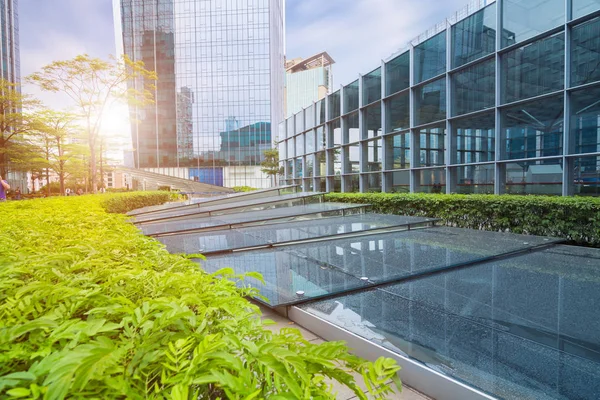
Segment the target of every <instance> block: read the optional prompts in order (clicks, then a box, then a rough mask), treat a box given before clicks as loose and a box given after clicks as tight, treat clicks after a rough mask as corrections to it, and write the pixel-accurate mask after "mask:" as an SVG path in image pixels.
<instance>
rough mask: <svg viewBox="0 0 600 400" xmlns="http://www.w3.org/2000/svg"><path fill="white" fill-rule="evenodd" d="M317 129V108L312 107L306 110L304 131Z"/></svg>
mask: <svg viewBox="0 0 600 400" xmlns="http://www.w3.org/2000/svg"><path fill="white" fill-rule="evenodd" d="M314 127H315V106H314V105H310V106H308V107H306V109H305V110H304V129H311V128H314Z"/></svg>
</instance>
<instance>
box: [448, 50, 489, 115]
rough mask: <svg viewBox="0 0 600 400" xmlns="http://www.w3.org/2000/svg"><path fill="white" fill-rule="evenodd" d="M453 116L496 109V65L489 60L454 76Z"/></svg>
mask: <svg viewBox="0 0 600 400" xmlns="http://www.w3.org/2000/svg"><path fill="white" fill-rule="evenodd" d="M452 81H453V83H454V90H453V94H454V103H453V110H452V114H453V115H461V114H467V113H470V112H473V111H479V110H483V109H485V108H490V107H494V106H495V104H496V91H495V88H496V65H495V61H494V60H493V59H492V60H488V61H484V62H482V63H481V64H476V65H472V66H470V67H467V68H466V69H463V70H461V71H460V72H457V73H455V74H454V75H453V76H452Z"/></svg>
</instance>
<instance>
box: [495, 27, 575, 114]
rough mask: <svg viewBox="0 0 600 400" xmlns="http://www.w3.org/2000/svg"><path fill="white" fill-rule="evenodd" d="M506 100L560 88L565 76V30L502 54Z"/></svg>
mask: <svg viewBox="0 0 600 400" xmlns="http://www.w3.org/2000/svg"><path fill="white" fill-rule="evenodd" d="M502 71H503V77H502V79H503V82H504V86H503V87H504V88H505V93H504V94H503V98H504V103H510V102H513V101H517V100H521V99H526V98H528V97H534V96H539V95H541V94H544V93H549V92H553V91H555V90H560V89H562V88H563V87H564V77H565V40H564V34H563V33H557V34H556V35H552V36H550V37H548V38H545V39H542V40H539V41H537V42H534V43H531V44H528V45H526V46H523V47H519V48H518V49H514V50H512V51H509V52H508V53H506V54H504V55H503V56H502Z"/></svg>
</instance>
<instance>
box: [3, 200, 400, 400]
mask: <svg viewBox="0 0 600 400" xmlns="http://www.w3.org/2000/svg"><path fill="white" fill-rule="evenodd" d="M161 195H163V196H165V195H168V194H165V193H161ZM108 196H109V195H103V196H100V195H99V196H80V197H63V198H49V199H40V200H33V201H27V202H9V203H2V204H0V219H1V220H2V224H0V398H8V397H26V398H34V399H38V398H45V399H62V398H67V397H68V398H96V399H116V398H120V399H124V398H127V399H162V398H165V399H198V398H204V399H217V398H222V399H223V398H229V399H253V398H255V399H259V398H272V399H292V398H293V399H298V398H315V399H316V398H334V395H333V394H331V393H330V390H331V389H330V388H329V387H328V385H327V382H328V379H334V380H337V381H340V382H342V383H343V384H345V385H347V386H349V387H350V388H352V390H354V391H355V393H356V394H357V395H358V396H360V397H361V398H365V396H364V394H362V393H361V391H360V389H359V388H358V387H357V386H356V383H355V382H354V379H353V377H352V375H351V374H350V372H351V371H353V370H354V371H359V372H360V373H361V374H362V375H363V377H365V378H364V379H365V380H366V382H367V383H368V385H367V386H368V387H373V392H376V393H378V394H379V395H378V397H379V398H383V397H385V395H386V393H387V391H388V390H389V389H390V388H389V386H388V385H386V384H385V382H387V381H389V379H390V378H391V377H392V376H395V374H396V371H397V369H398V367H397V366H396V364H395V363H394V361H393V360H390V359H383V358H382V359H380V360H378V361H377V362H375V363H369V362H365V361H362V360H360V359H358V358H356V357H354V356H351V355H349V354H348V353H347V349H346V348H345V346H344V345H343V344H342V343H339V342H330V343H324V344H320V345H316V344H313V343H310V342H307V341H305V340H304V339H302V338H301V336H300V334H299V332H298V331H297V330H296V329H291V328H288V329H282V331H281V333H280V334H273V333H271V332H270V331H268V330H265V329H263V327H262V325H261V324H262V322H261V320H260V318H258V317H257V313H258V309H257V307H256V306H254V305H252V304H251V303H249V302H248V301H247V300H245V299H244V298H243V296H247V295H251V294H254V293H255V292H254V290H253V289H249V288H245V289H238V288H236V283H235V282H234V281H235V280H236V279H243V277H235V276H233V275H232V274H231V271H230V270H223V271H220V272H219V273H217V274H213V275H209V274H206V273H204V272H202V271H201V270H200V269H199V268H198V265H197V264H196V263H194V262H192V261H191V260H188V259H186V258H183V257H181V256H178V255H172V254H169V253H168V252H167V251H166V250H165V249H164V247H163V246H162V245H160V244H159V243H158V242H156V241H155V240H153V239H150V238H147V237H144V236H143V235H141V234H140V233H139V231H138V230H137V229H136V228H135V227H134V226H133V225H131V224H129V223H127V222H126V216H124V215H119V214H109V213H106V212H105V211H104V210H103V208H102V207H103V205H102V203H103V202H104V203H105V204H106V202H105V198H106V197H108ZM115 196H116V195H115ZM156 196H157V194H152V193H143V194H139V193H138V194H131V195H125V196H121V197H120V198H118V201H121V202H122V204H120V205H118V206H114V204H116V202H117V200H116V199H117V197H114V198H111V199H110V200H108V201H107V202H108V204H112V205H113V206H110V207H109V208H111V207H112V208H116V209H119V210H121V211H122V210H125V209H127V208H128V207H129V206H131V205H133V204H134V203H135V202H144V204H148V203H149V202H150V200H151V199H155V200H157V201H158V200H159V199H162V200H164V199H165V198H159V197H156ZM142 197H143V198H145V199H146V200H141V198H142ZM222 277H226V278H229V279H224V278H222Z"/></svg>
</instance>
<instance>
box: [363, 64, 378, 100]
mask: <svg viewBox="0 0 600 400" xmlns="http://www.w3.org/2000/svg"><path fill="white" fill-rule="evenodd" d="M362 80H363V104H365V105H366V104H371V103H372V102H374V101H375V100H379V99H380V98H381V67H379V68H377V69H376V70H375V71H373V72H370V73H368V74H367V75H365V76H363V78H362Z"/></svg>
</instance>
